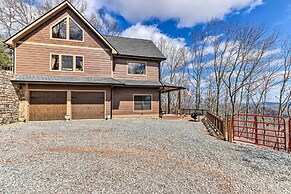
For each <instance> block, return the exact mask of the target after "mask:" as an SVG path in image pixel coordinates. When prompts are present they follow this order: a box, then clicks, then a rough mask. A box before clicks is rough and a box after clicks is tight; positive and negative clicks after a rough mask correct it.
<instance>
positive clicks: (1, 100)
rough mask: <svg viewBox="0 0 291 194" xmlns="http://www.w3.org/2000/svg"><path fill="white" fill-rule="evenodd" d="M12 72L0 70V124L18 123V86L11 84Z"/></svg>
mask: <svg viewBox="0 0 291 194" xmlns="http://www.w3.org/2000/svg"><path fill="white" fill-rule="evenodd" d="M12 77H13V72H12V71H5V70H0V124H8V123H14V122H18V118H19V99H20V98H21V97H20V96H19V93H21V92H20V89H19V86H18V85H15V84H12V83H11V81H10V79H11V78H12Z"/></svg>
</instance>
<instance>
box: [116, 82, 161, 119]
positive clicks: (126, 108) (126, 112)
mask: <svg viewBox="0 0 291 194" xmlns="http://www.w3.org/2000/svg"><path fill="white" fill-rule="evenodd" d="M134 94H141V95H143V94H144V95H148V94H149V95H152V110H151V111H134V100H133V96H134ZM129 116H130V117H136V116H153V117H158V116H159V89H146V88H114V90H113V118H114V117H129Z"/></svg>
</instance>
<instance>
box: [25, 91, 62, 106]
mask: <svg viewBox="0 0 291 194" xmlns="http://www.w3.org/2000/svg"><path fill="white" fill-rule="evenodd" d="M66 103H67V92H45V91H44V92H38V91H31V92H30V104H66Z"/></svg>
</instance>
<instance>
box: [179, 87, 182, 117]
mask: <svg viewBox="0 0 291 194" xmlns="http://www.w3.org/2000/svg"><path fill="white" fill-rule="evenodd" d="M179 111H180V114H182V100H181V89H179Z"/></svg>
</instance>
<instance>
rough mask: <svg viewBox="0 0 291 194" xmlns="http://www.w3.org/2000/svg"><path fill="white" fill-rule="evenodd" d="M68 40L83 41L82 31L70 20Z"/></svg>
mask: <svg viewBox="0 0 291 194" xmlns="http://www.w3.org/2000/svg"><path fill="white" fill-rule="evenodd" d="M70 40H81V41H82V40H83V30H82V29H81V28H79V26H78V25H77V24H76V23H75V22H74V21H73V20H72V19H71V18H70Z"/></svg>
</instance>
